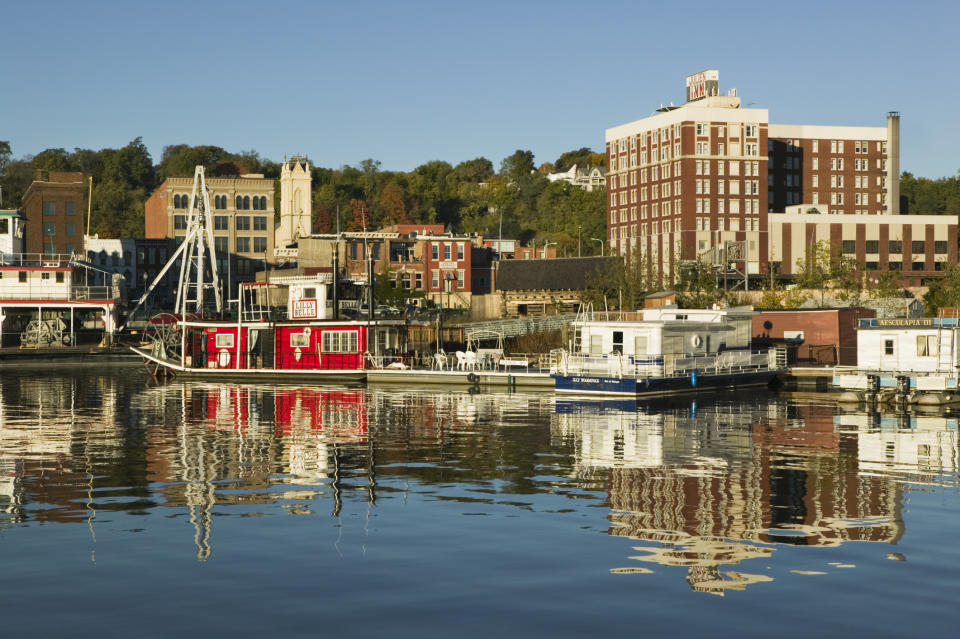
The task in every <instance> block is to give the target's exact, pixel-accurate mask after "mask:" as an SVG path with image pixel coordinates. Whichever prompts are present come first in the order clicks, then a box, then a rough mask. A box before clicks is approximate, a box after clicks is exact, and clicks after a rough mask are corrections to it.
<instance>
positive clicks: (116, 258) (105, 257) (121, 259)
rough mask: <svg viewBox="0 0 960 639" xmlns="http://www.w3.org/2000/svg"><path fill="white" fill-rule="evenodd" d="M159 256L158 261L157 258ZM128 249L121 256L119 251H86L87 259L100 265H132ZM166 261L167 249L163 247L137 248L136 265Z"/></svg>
mask: <svg viewBox="0 0 960 639" xmlns="http://www.w3.org/2000/svg"><path fill="white" fill-rule="evenodd" d="M148 253H149V256H150V261H149V262H147V255H148ZM158 257H159V262H158V261H157V258H158ZM130 258H131V255H130V251H124V252H123V256H121V255H120V251H113V252H112V253H107V252H106V251H100V252H96V251H88V252H87V260H89V261H90V263H91V264H97V263H99V264H100V265H101V266H127V265H132V264H133V262H131V259H130ZM166 261H167V249H166V248H164V247H162V246H161V247H156V246H151V247H150V248H149V249H147V248H139V249H137V265H139V266H143V265H145V264H154V265H156V264H163V263H165V262H166Z"/></svg>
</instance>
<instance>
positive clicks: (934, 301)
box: [923, 264, 960, 317]
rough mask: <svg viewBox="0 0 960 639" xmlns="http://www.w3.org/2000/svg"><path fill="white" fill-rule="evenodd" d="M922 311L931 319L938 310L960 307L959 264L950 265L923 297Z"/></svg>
mask: <svg viewBox="0 0 960 639" xmlns="http://www.w3.org/2000/svg"><path fill="white" fill-rule="evenodd" d="M923 305H924V311H925V312H926V314H927V315H929V316H931V317H933V316H936V314H937V309H940V308H958V307H960V264H952V265H950V268H949V269H948V270H947V271H946V272H945V273H944V275H943V277H942V278H940V279H939V280H936V281H935V282H933V283H932V284H931V285H930V288H929V289H928V290H927V293H926V295H924V296H923Z"/></svg>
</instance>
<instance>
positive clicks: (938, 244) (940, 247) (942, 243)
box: [933, 240, 947, 253]
mask: <svg viewBox="0 0 960 639" xmlns="http://www.w3.org/2000/svg"><path fill="white" fill-rule="evenodd" d="M933 252H934V253H946V252H947V242H946V240H936V241H935V242H934V243H933Z"/></svg>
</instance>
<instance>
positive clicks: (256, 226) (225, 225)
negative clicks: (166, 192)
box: [173, 215, 267, 231]
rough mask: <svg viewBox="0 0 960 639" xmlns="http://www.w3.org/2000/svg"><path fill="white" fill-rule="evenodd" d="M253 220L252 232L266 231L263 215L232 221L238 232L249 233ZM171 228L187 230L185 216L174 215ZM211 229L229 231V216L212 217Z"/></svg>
mask: <svg viewBox="0 0 960 639" xmlns="http://www.w3.org/2000/svg"><path fill="white" fill-rule="evenodd" d="M251 217H252V218H253V230H254V231H266V230H267V216H265V215H253V216H251V215H237V216H235V217H234V218H233V219H234V220H235V224H236V226H237V230H238V231H249V230H250V218H251ZM173 228H174V229H176V230H178V231H182V230H184V229H186V228H187V216H186V215H174V216H173ZM213 228H214V230H215V231H229V230H230V216H229V215H214V216H213Z"/></svg>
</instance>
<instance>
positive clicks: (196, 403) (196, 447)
mask: <svg viewBox="0 0 960 639" xmlns="http://www.w3.org/2000/svg"><path fill="white" fill-rule="evenodd" d="M144 401H146V402H149V403H150V404H152V411H151V412H152V413H154V414H156V413H160V414H163V412H164V410H165V409H166V408H167V407H174V409H175V410H179V412H180V415H173V416H172V417H173V419H172V420H169V421H168V418H169V417H170V416H168V415H164V423H167V424H170V425H171V426H172V427H173V428H174V429H175V430H176V433H177V435H176V442H177V444H176V448H177V454H176V455H171V454H169V451H168V450H167V448H166V441H167V439H168V435H167V434H164V433H163V432H162V431H155V433H156V434H155V436H156V437H157V438H158V441H157V442H156V443H155V444H154V445H151V446H150V447H149V450H151V451H156V455H155V456H153V457H151V459H149V460H148V469H149V471H150V472H151V474H152V475H153V476H154V478H155V479H156V480H157V481H160V482H163V483H164V486H163V487H162V488H161V491H162V493H163V494H164V496H165V498H166V502H165V503H164V504H162V505H164V506H169V507H179V506H185V507H186V508H187V510H188V513H189V521H190V523H191V525H192V526H193V528H194V542H195V544H196V547H197V558H198V559H200V560H201V561H202V560H206V559H207V558H209V557H210V555H211V552H212V549H211V532H212V523H213V510H214V507H216V506H237V507H241V508H247V509H249V508H252V507H255V506H257V505H261V504H272V503H277V502H279V503H281V505H282V507H283V508H284V510H285V511H286V512H288V513H290V514H294V515H303V514H312V512H313V511H312V509H311V507H310V504H311V503H313V501H314V500H315V499H316V498H317V497H319V496H323V495H327V494H329V495H330V496H331V497H332V501H333V507H332V514H333V515H334V516H336V515H339V513H340V510H341V508H342V505H343V501H342V492H341V490H342V481H343V473H344V469H345V468H347V469H350V470H349V472H350V474H351V477H352V476H365V477H366V478H367V480H368V481H367V482H366V487H365V490H366V493H367V501H368V503H369V504H371V505H372V504H373V502H374V486H375V483H374V481H373V472H372V468H373V464H372V462H373V455H372V449H371V448H370V445H369V444H370V439H369V435H368V424H367V411H366V402H365V396H364V393H363V392H362V391H360V390H347V389H329V388H309V387H306V388H305V387H258V386H249V385H221V386H204V385H195V384H187V383H174V384H169V385H165V386H160V387H156V388H154V389H151V391H150V392H148V393H145V394H144ZM276 484H280V485H282V486H283V487H284V489H283V490H280V491H277V490H274V489H272V487H273V486H274V485H276Z"/></svg>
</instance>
